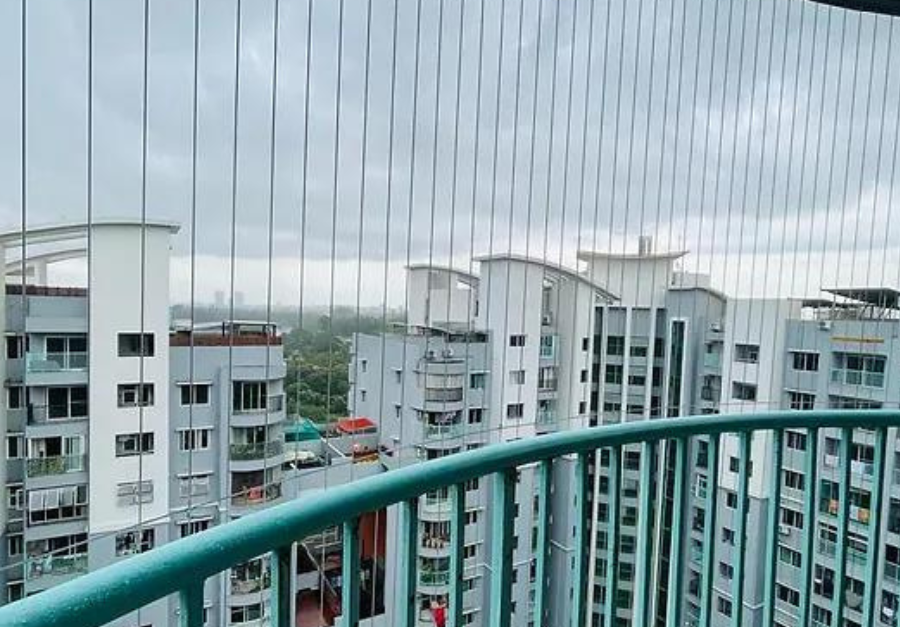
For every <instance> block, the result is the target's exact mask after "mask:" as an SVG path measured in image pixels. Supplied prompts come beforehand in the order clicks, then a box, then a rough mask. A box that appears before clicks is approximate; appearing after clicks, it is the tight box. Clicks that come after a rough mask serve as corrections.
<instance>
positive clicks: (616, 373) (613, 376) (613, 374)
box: [605, 364, 624, 385]
mask: <svg viewBox="0 0 900 627" xmlns="http://www.w3.org/2000/svg"><path fill="white" fill-rule="evenodd" d="M623 372H624V370H623V369H622V366H616V365H613V364H608V365H607V366H606V376H605V379H606V382H607V383H612V384H616V385H621V383H622V375H623Z"/></svg>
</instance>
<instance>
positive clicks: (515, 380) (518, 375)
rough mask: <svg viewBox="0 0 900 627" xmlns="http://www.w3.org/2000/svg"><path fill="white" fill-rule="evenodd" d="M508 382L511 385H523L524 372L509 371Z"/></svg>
mask: <svg viewBox="0 0 900 627" xmlns="http://www.w3.org/2000/svg"><path fill="white" fill-rule="evenodd" d="M509 382H510V383H511V384H512V385H525V371H524V370H510V371H509Z"/></svg>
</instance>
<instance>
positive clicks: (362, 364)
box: [359, 359, 369, 372]
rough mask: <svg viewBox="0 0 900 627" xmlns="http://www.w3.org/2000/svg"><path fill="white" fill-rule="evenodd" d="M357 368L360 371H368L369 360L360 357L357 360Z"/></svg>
mask: <svg viewBox="0 0 900 627" xmlns="http://www.w3.org/2000/svg"><path fill="white" fill-rule="evenodd" d="M359 370H360V372H368V371H369V360H368V359H360V360H359Z"/></svg>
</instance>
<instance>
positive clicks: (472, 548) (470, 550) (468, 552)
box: [463, 544, 478, 560]
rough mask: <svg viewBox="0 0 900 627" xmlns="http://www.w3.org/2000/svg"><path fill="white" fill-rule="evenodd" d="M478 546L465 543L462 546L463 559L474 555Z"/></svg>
mask: <svg viewBox="0 0 900 627" xmlns="http://www.w3.org/2000/svg"><path fill="white" fill-rule="evenodd" d="M477 550H478V547H477V546H476V545H474V544H467V545H466V546H464V547H463V559H466V560H470V559H473V558H474V557H475V553H476V552H477Z"/></svg>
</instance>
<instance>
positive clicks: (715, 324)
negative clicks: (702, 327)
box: [709, 322, 722, 333]
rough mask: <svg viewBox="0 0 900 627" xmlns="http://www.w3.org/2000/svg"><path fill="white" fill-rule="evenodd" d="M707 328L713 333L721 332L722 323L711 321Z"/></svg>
mask: <svg viewBox="0 0 900 627" xmlns="http://www.w3.org/2000/svg"><path fill="white" fill-rule="evenodd" d="M709 330H710V331H712V332H714V333H721V332H722V325H721V324H719V323H718V322H713V323H711V324H710V325H709Z"/></svg>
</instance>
